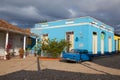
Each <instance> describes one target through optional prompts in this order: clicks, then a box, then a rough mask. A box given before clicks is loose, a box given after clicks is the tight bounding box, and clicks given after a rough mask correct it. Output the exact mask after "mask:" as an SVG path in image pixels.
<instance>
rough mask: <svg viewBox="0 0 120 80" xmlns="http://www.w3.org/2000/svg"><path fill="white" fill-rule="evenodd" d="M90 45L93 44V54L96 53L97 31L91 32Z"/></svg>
mask: <svg viewBox="0 0 120 80" xmlns="http://www.w3.org/2000/svg"><path fill="white" fill-rule="evenodd" d="M92 45H93V54H97V33H96V32H93V39H92Z"/></svg>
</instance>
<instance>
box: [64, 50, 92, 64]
mask: <svg viewBox="0 0 120 80" xmlns="http://www.w3.org/2000/svg"><path fill="white" fill-rule="evenodd" d="M62 59H63V60H70V61H75V62H82V61H90V60H91V56H90V55H89V54H88V51H87V50H83V49H72V50H71V51H70V52H65V51H63V52H62Z"/></svg>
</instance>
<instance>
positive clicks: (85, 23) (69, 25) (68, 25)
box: [35, 22, 90, 29]
mask: <svg viewBox="0 0 120 80" xmlns="http://www.w3.org/2000/svg"><path fill="white" fill-rule="evenodd" d="M87 24H90V23H88V22H84V23H77V24H67V25H60V26H49V27H41V28H35V29H50V28H62V27H71V26H79V25H87Z"/></svg>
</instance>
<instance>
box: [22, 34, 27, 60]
mask: <svg viewBox="0 0 120 80" xmlns="http://www.w3.org/2000/svg"><path fill="white" fill-rule="evenodd" d="M23 49H24V56H23V58H25V57H26V56H25V52H26V36H25V35H24V42H23Z"/></svg>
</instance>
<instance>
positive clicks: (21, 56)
mask: <svg viewBox="0 0 120 80" xmlns="http://www.w3.org/2000/svg"><path fill="white" fill-rule="evenodd" d="M23 55H24V49H23V48H20V50H19V56H20V58H23Z"/></svg>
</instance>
